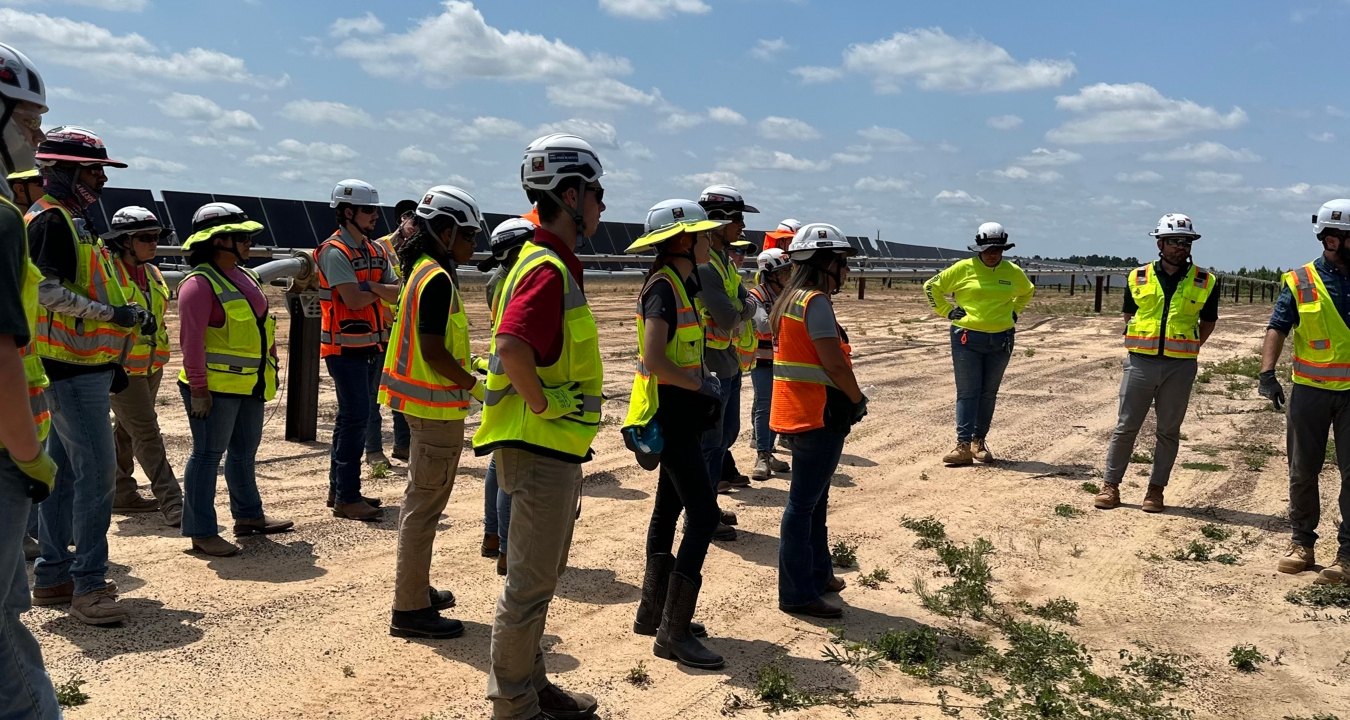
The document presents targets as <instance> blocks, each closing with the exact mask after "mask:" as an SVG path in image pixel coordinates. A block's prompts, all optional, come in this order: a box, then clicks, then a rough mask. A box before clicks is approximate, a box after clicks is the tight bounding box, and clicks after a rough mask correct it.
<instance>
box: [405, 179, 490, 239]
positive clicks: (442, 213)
mask: <svg viewBox="0 0 1350 720" xmlns="http://www.w3.org/2000/svg"><path fill="white" fill-rule="evenodd" d="M413 212H414V213H415V214H416V215H417V217H419V218H422V219H423V220H434V219H436V218H441V217H443V218H448V219H449V220H450V221H451V222H453V223H454V224H456V225H458V226H460V227H466V228H473V229H474V230H475V231H476V230H481V229H482V228H483V213H481V212H479V210H478V201H477V200H474V199H473V196H472V195H470V194H469V193H467V192H465V191H463V190H461V189H460V188H457V187H455V186H454V185H437V186H435V187H432V188H429V189H428V190H427V191H426V192H425V193H422V201H421V202H419V203H417V209H416V210H414V211H413Z"/></svg>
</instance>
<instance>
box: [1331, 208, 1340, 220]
mask: <svg viewBox="0 0 1350 720" xmlns="http://www.w3.org/2000/svg"><path fill="white" fill-rule="evenodd" d="M1331 219H1332V220H1340V219H1341V211H1340V210H1332V211H1331Z"/></svg>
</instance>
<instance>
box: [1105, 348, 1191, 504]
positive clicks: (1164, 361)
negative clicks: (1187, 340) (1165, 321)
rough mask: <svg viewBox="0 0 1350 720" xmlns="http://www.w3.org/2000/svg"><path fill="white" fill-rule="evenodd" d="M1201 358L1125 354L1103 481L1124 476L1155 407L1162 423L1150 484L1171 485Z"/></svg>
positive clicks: (1154, 453)
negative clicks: (1184, 358)
mask: <svg viewBox="0 0 1350 720" xmlns="http://www.w3.org/2000/svg"><path fill="white" fill-rule="evenodd" d="M1197 364H1198V363H1197V362H1196V361H1195V360H1182V359H1179V358H1160V357H1149V356H1146V355H1137V354H1135V353H1130V354H1128V355H1127V356H1126V358H1125V366H1124V367H1125V375H1124V377H1122V378H1121V379H1120V415H1119V416H1118V418H1117V419H1116V429H1115V431H1113V432H1112V433H1111V442H1110V444H1109V445H1107V447H1106V477H1105V478H1103V479H1104V481H1105V482H1108V483H1112V484H1118V483H1119V482H1120V481H1121V480H1122V479H1123V478H1124V477H1125V469H1126V468H1127V467H1129V464H1130V455H1132V454H1133V453H1134V439H1135V437H1136V436H1138V435H1139V428H1140V426H1142V425H1143V424H1144V418H1145V417H1147V416H1148V409H1149V407H1152V408H1153V412H1154V415H1155V416H1156V418H1157V425H1158V429H1157V433H1156V439H1155V440H1154V443H1153V471H1152V473H1151V474H1149V477H1148V484H1149V485H1161V486H1164V487H1166V486H1167V481H1168V479H1169V478H1171V476H1172V465H1173V464H1175V463H1176V461H1177V448H1178V446H1179V445H1180V444H1181V423H1182V421H1183V420H1185V419H1186V406H1187V405H1189V404H1190V401H1191V385H1192V384H1193V383H1194V382H1195V370H1196V366H1197Z"/></svg>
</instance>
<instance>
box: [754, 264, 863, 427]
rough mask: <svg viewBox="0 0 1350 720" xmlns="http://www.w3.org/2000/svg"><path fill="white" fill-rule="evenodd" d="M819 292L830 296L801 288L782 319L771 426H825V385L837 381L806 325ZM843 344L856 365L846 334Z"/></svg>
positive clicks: (775, 352) (778, 335)
mask: <svg viewBox="0 0 1350 720" xmlns="http://www.w3.org/2000/svg"><path fill="white" fill-rule="evenodd" d="M816 296H823V297H825V298H826V301H828V300H829V296H828V295H825V294H824V293H822V292H820V291H819V290H797V291H796V292H794V293H793V295H792V297H791V298H790V299H789V300H788V306H787V308H785V309H784V312H783V316H782V318H781V319H780V320H779V324H778V333H777V338H778V342H777V344H776V346H775V348H774V356H773V399H772V401H771V403H770V407H769V427H770V428H771V429H772V430H773V431H774V432H781V433H801V432H806V431H808V430H815V429H818V428H822V427H824V426H825V388H827V387H834V381H833V380H831V379H830V376H829V373H827V372H825V367H824V366H823V365H821V364H820V355H819V354H818V353H817V352H816V346H815V341H813V340H812V339H811V333H810V332H809V331H808V330H807V327H806V309H807V307H808V306H809V305H810V303H811V300H812V298H814V297H816ZM839 346H840V349H841V350H842V351H843V353H844V358H845V360H848V361H849V364H850V365H852V361H851V360H849V358H850V356H851V354H852V349H851V348H850V347H849V346H848V344H847V343H845V342H844V341H843V339H842V337H841V338H840V340H839Z"/></svg>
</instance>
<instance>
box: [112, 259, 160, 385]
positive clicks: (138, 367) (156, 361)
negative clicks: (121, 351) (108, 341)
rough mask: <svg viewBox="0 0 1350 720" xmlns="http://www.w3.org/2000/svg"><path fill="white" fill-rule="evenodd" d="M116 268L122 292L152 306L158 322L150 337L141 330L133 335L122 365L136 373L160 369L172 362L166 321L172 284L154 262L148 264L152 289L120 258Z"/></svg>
mask: <svg viewBox="0 0 1350 720" xmlns="http://www.w3.org/2000/svg"><path fill="white" fill-rule="evenodd" d="M113 269H114V270H115V271H116V272H117V284H118V285H120V286H121V287H122V293H123V294H124V295H126V297H127V299H128V300H129V301H131V302H134V303H136V304H137V305H140V306H141V307H143V308H145V309H147V310H149V311H150V312H151V313H152V314H153V315H154V316H155V323H156V329H155V334H154V335H152V336H149V337H147V336H145V335H142V334H140V332H139V331H137V332H136V333H135V334H133V335H132V338H133V339H134V344H133V345H132V346H131V351H130V352H129V353H128V354H127V357H126V360H124V361H123V362H122V369H123V370H126V371H127V374H128V375H136V376H141V375H149V374H150V373H152V372H158V371H159V370H160V369H161V368H163V367H164V364H165V363H167V362H169V328H168V326H167V325H166V324H165V322H164V316H165V314H166V313H167V311H168V306H169V285H168V283H166V282H164V276H163V275H161V274H160V272H159V268H157V267H155V266H154V265H146V266H145V282H146V285H147V287H148V290H149V292H148V293H147V291H146V289H143V288H141V286H140V285H139V284H138V283H137V282H136V281H135V280H134V279H132V277H131V272H130V270H128V269H127V266H126V265H125V264H124V263H123V262H122V261H121V260H120V259H119V260H117V261H115V262H114V263H113Z"/></svg>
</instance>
